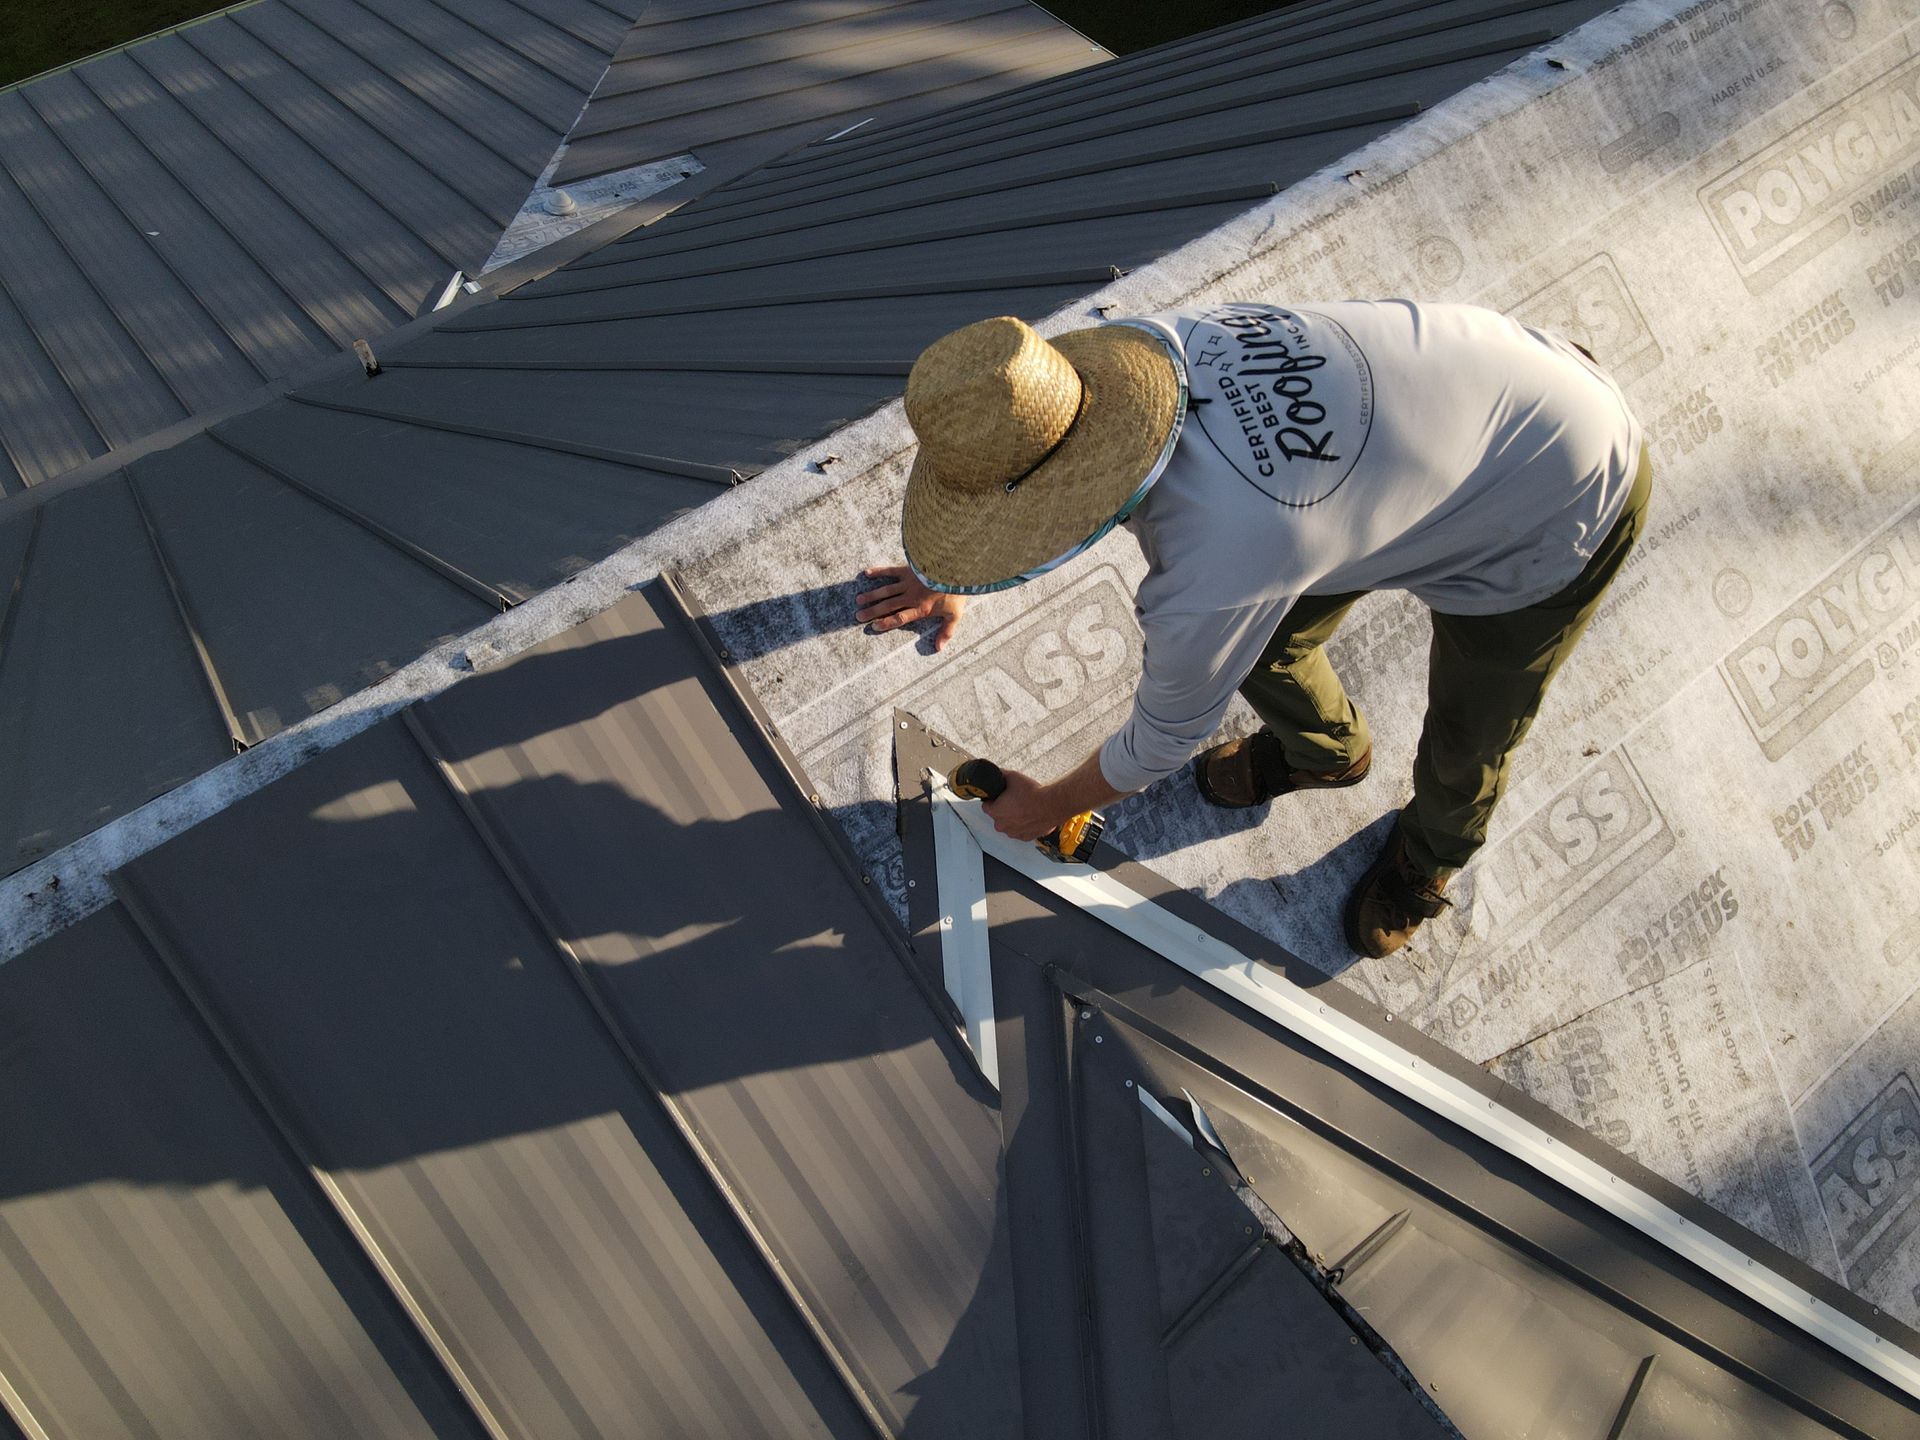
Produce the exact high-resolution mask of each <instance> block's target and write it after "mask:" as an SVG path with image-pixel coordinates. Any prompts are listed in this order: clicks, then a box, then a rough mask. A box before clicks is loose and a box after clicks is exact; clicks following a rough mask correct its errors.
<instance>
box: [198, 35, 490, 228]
mask: <svg viewBox="0 0 1920 1440" xmlns="http://www.w3.org/2000/svg"><path fill="white" fill-rule="evenodd" d="M268 16H273V17H278V18H277V20H274V21H269V20H268V18H267V17H268ZM289 17H291V19H292V21H293V22H294V23H293V24H292V25H289V24H288V23H287V21H288V18H289ZM232 21H233V24H234V26H235V27H236V28H237V29H240V30H243V31H245V32H246V34H247V35H248V36H249V37H250V38H251V39H253V40H254V41H256V42H257V43H259V44H260V45H262V46H264V47H265V48H266V49H268V50H270V51H271V52H273V54H274V55H275V56H276V57H277V58H278V59H279V60H280V62H281V63H282V64H283V65H285V66H287V67H289V68H290V69H292V70H294V71H296V72H297V73H299V74H300V75H301V76H302V77H303V78H305V79H306V80H308V81H310V82H312V83H313V84H314V85H316V86H317V87H319V88H320V89H321V90H323V91H325V92H326V93H327V94H328V95H329V96H331V97H332V98H333V99H334V100H335V102H336V103H338V104H339V105H341V106H342V107H344V108H345V109H347V110H350V111H351V112H353V113H354V114H355V115H357V116H359V118H360V119H362V120H363V121H365V122H366V123H367V125H369V126H370V127H372V128H373V129H374V130H375V131H378V132H379V133H382V134H384V135H386V136H387V137H388V139H389V140H390V141H391V142H392V143H393V144H394V145H396V146H398V147H399V148H400V149H402V150H404V151H406V152H407V154H408V155H410V156H412V157H413V159H414V160H415V161H416V162H417V163H418V164H420V165H421V166H422V168H424V169H425V170H426V171H427V173H428V174H429V175H432V176H434V177H435V178H436V179H438V180H440V181H441V182H442V183H444V184H446V185H448V186H450V187H452V188H454V189H455V190H457V191H459V193H460V194H461V195H462V196H463V197H465V198H466V199H467V201H468V202H469V203H471V204H472V205H473V206H474V208H475V209H476V210H478V211H479V212H480V213H481V214H482V215H484V216H485V217H486V218H487V220H488V221H489V222H490V223H491V224H492V225H493V226H495V227H498V226H502V225H505V224H506V223H507V221H508V220H510V219H511V218H512V217H513V214H514V211H515V209H517V206H518V200H517V199H516V198H515V197H513V196H512V195H510V194H508V193H507V192H505V191H504V190H503V189H502V188H501V187H500V186H499V185H498V184H497V183H495V182H496V181H497V179H498V177H499V173H500V172H501V171H510V170H513V169H515V168H516V167H515V166H514V165H513V163H512V162H510V161H507V160H505V159H503V157H502V156H501V154H500V152H499V151H498V150H496V149H494V148H493V147H492V146H490V145H487V144H485V143H484V142H482V141H480V140H479V139H477V138H475V137H472V136H468V135H467V134H465V133H464V132H463V131H461V130H460V129H459V127H458V125H457V124H455V123H453V122H450V121H449V120H448V119H447V118H446V117H445V116H444V115H442V114H441V113H440V111H439V110H437V109H435V108H434V107H433V106H432V105H430V104H429V103H427V102H426V101H425V100H423V99H421V98H420V97H419V96H417V95H415V94H414V93H413V92H412V91H411V90H409V89H407V88H406V87H405V86H402V85H399V84H396V83H395V82H394V80H393V78H392V77H391V76H389V75H387V74H386V73H385V72H384V71H382V70H380V69H379V67H377V66H375V65H372V64H370V63H368V61H367V60H366V59H365V58H364V57H362V56H361V55H359V54H357V53H356V52H355V51H353V50H351V49H349V48H348V47H347V46H345V45H342V44H340V43H339V42H337V41H335V40H334V39H333V38H332V37H330V36H328V35H327V34H326V33H325V32H324V31H322V30H320V29H318V28H317V27H315V26H314V25H313V23H312V22H311V21H309V20H307V19H306V18H305V17H304V16H303V15H301V14H300V13H299V12H298V11H293V10H285V11H282V10H281V9H279V8H278V7H276V8H274V9H272V10H269V11H267V12H266V13H265V14H264V15H262V14H256V12H255V10H242V11H238V12H236V13H235V14H234V15H233V16H232ZM329 46H331V47H332V48H331V49H329V48H328V47H329ZM495 167H498V168H497V169H496V168H495ZM489 171H492V172H493V173H492V174H489V173H488V172H489Z"/></svg>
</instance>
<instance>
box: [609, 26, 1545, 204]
mask: <svg viewBox="0 0 1920 1440" xmlns="http://www.w3.org/2000/svg"><path fill="white" fill-rule="evenodd" d="M1553 36H1554V32H1552V31H1549V30H1541V29H1534V30H1526V31H1515V32H1510V33H1506V34H1501V35H1497V36H1493V37H1490V38H1485V39H1477V40H1474V41H1472V42H1470V43H1467V44H1463V45H1459V46H1455V47H1453V48H1451V49H1448V50H1444V51H1428V52H1426V53H1424V54H1422V56H1421V57H1420V58H1421V60H1422V62H1423V64H1425V65H1428V66H1439V65H1444V64H1446V63H1448V62H1449V61H1453V60H1470V59H1475V58H1479V57H1482V56H1489V55H1497V54H1501V53H1504V52H1507V51H1518V50H1529V49H1533V48H1536V47H1537V46H1539V45H1541V44H1544V43H1546V42H1547V41H1549V40H1551V39H1552V38H1553ZM1377 48H1379V46H1378V45H1371V44H1370V45H1365V46H1354V47H1352V48H1351V49H1341V50H1336V51H1334V52H1333V55H1332V56H1331V57H1325V58H1337V57H1339V56H1344V55H1346V54H1350V53H1364V52H1365V51H1367V50H1371V49H1377ZM1318 58H1321V57H1304V58H1300V59H1298V60H1297V61H1296V60H1292V59H1290V60H1289V61H1288V62H1287V63H1286V64H1283V65H1281V66H1280V67H1279V68H1278V70H1276V69H1275V68H1273V67H1271V66H1269V65H1267V64H1266V63H1265V61H1264V60H1256V61H1254V62H1253V63H1251V64H1248V65H1247V66H1245V67H1244V68H1243V69H1242V70H1241V71H1239V72H1233V73H1214V74H1209V73H1205V72H1201V73H1200V74H1199V75H1197V76H1196V77H1195V81H1196V83H1193V84H1191V85H1189V84H1184V83H1183V84H1181V85H1178V86H1172V87H1169V89H1168V93H1169V94H1170V95H1173V96H1178V95H1185V94H1193V93H1199V92H1202V91H1204V90H1206V89H1209V88H1210V87H1212V86H1214V85H1216V84H1224V83H1230V82H1231V81H1233V80H1236V79H1242V80H1249V81H1259V82H1266V81H1269V80H1271V79H1273V78H1274V77H1275V76H1276V75H1277V74H1280V73H1282V72H1284V71H1285V70H1288V69H1291V68H1293V67H1294V65H1295V64H1296V63H1297V64H1299V65H1301V66H1302V67H1304V66H1306V65H1308V64H1311V63H1317V61H1318ZM1406 68H1407V67H1406V66H1405V65H1404V64H1403V63H1400V62H1396V61H1382V62H1376V63H1374V64H1370V65H1366V66H1362V67H1357V68H1354V69H1350V70H1342V71H1333V72H1328V73H1323V74H1312V75H1310V76H1308V77H1307V78H1306V79H1305V81H1304V83H1301V84H1298V85H1295V86H1282V87H1280V88H1276V89H1272V90H1264V91H1263V92H1262V93H1260V94H1257V95H1253V96H1249V97H1246V98H1239V97H1236V98H1235V99H1234V100H1233V101H1232V102H1231V103H1230V104H1229V105H1227V106H1225V107H1222V106H1221V105H1220V104H1219V103H1218V101H1217V100H1215V101H1213V102H1211V103H1209V102H1196V103H1195V104H1194V105H1191V106H1188V107H1186V108H1185V109H1175V110H1172V111H1170V112H1164V113H1156V112H1154V111H1152V110H1149V109H1147V108H1146V107H1147V106H1148V104H1149V103H1150V102H1151V101H1152V100H1154V99H1156V98H1158V97H1155V96H1152V95H1150V94H1146V93H1139V94H1135V93H1133V92H1129V91H1125V90H1122V91H1119V92H1118V93H1117V94H1116V96H1115V98H1114V99H1113V100H1112V101H1110V102H1105V103H1102V102H1098V101H1095V102H1092V103H1091V104H1090V106H1089V107H1087V108H1085V110H1084V113H1076V110H1077V109H1078V108H1079V107H1066V108H1053V109H1048V110H1045V111H1037V112H1035V113H1036V114H1044V115H1045V117H1046V125H1045V127H1044V129H1043V130H1041V131H1040V133H1042V134H1045V135H1048V136H1049V137H1057V138H1051V139H1050V140H1049V142H1048V143H1049V144H1053V143H1070V142H1072V141H1075V140H1080V139H1097V138H1100V137H1102V136H1106V135H1118V134H1125V133H1127V131H1128V130H1129V128H1130V125H1129V123H1128V121H1125V120H1122V121H1118V122H1116V123H1115V124H1113V125H1110V126H1108V127H1106V128H1104V129H1096V130H1093V131H1090V132H1088V133H1087V134H1086V135H1073V134H1071V133H1068V132H1070V130H1071V127H1073V126H1074V125H1077V124H1082V123H1085V122H1086V121H1088V120H1097V119H1098V118H1100V117H1101V116H1103V115H1128V116H1130V117H1131V119H1132V124H1133V125H1138V124H1139V117H1140V115H1141V114H1142V113H1144V114H1146V115H1150V116H1152V123H1170V122H1173V121H1177V120H1187V119H1194V118H1199V117H1204V116H1211V115H1214V114H1216V113H1217V112H1218V111H1219V110H1220V109H1222V108H1226V109H1236V108H1238V109H1246V108H1251V107H1254V106H1262V105H1273V104H1277V103H1278V102H1280V101H1282V100H1288V99H1298V98H1300V97H1302V96H1305V95H1309V94H1314V93H1317V92H1321V91H1326V90H1333V89H1338V88H1340V87H1342V86H1346V85H1354V84H1362V83H1365V82H1367V81H1372V80H1379V79H1383V78H1386V77H1388V76H1392V75H1398V74H1400V73H1402V72H1404V71H1405V70H1406ZM1024 118H1026V117H1023V116H1011V115H1010V116H1008V117H1005V118H1003V119H997V120H996V123H995V125H994V126H992V127H987V128H985V129H977V130H974V131H973V132H971V133H970V134H969V136H968V138H967V140H966V142H965V143H964V144H961V145H959V146H957V147H956V146H952V145H949V144H948V143H947V142H945V141H943V140H940V139H939V138H938V137H936V138H934V139H932V140H930V141H926V142H919V143H913V144H907V145H901V146H896V147H893V149H892V150H889V151H887V152H885V154H889V155H893V156H895V158H893V159H891V160H888V161H887V162H886V163H885V164H882V165H879V166H873V165H864V166H858V167H850V168H849V169H848V170H847V172H846V173H847V174H849V175H852V174H858V175H860V176H862V177H863V179H864V180H865V181H866V182H867V183H868V184H871V183H872V182H873V180H874V179H875V178H876V176H877V174H878V173H879V172H882V171H884V170H886V169H889V168H892V167H893V166H895V165H900V164H905V163H909V161H910V160H911V159H912V158H913V157H914V155H915V153H916V152H918V151H920V150H922V149H923V148H927V147H928V146H931V147H933V148H934V152H935V153H937V154H939V155H940V156H941V157H942V158H943V159H946V160H948V161H949V162H951V160H952V159H953V157H954V156H955V155H957V154H964V153H965V152H966V151H967V150H971V149H988V150H989V151H990V154H989V156H988V157H987V159H986V160H983V161H981V162H979V163H987V161H988V160H991V159H995V158H998V157H999V155H1000V154H1001V153H1002V152H1000V151H999V150H998V149H995V148H992V147H996V146H998V145H999V144H1000V143H1002V142H1004V141H1006V140H1015V141H1018V140H1020V139H1024V138H1025V137H1026V136H1028V135H1030V134H1032V133H1034V132H1033V130H1032V127H1027V126H1022V125H1020V124H1019V121H1020V120H1021V119H1024ZM996 129H997V130H998V131H999V132H1000V133H997V134H996V133H995V130H996ZM1030 149H1031V142H1029V149H1015V150H1014V151H1013V152H1011V153H1014V154H1025V153H1030ZM875 158H881V157H879V156H876V155H874V154H869V155H868V156H866V157H865V159H867V160H869V161H870V160H873V159H875ZM805 188H806V187H804V186H793V187H788V188H786V189H783V190H782V191H780V192H778V193H779V196H780V200H781V203H782V204H783V205H784V204H786V203H789V202H790V200H791V198H792V196H793V195H795V194H796V193H804V189H805ZM835 193H836V194H846V193H852V192H850V191H848V190H839V191H836V192H835ZM716 198H724V197H716ZM755 198H756V197H753V196H750V195H749V196H743V197H742V199H741V202H740V203H742V204H751V203H753V202H754V200H755ZM705 208H706V207H702V210H703V211H704V210H705ZM688 218H689V219H690V220H691V219H692V218H694V217H692V216H689V217H688ZM629 238H630V239H631V238H633V237H629Z"/></svg>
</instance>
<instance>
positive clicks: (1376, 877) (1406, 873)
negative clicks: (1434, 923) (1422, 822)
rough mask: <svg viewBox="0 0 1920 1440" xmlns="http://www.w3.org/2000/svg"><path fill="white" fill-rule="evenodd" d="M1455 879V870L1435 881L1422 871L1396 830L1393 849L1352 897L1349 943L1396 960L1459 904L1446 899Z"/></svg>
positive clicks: (1390, 844) (1348, 913) (1370, 954)
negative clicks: (1426, 925) (1425, 925)
mask: <svg viewBox="0 0 1920 1440" xmlns="http://www.w3.org/2000/svg"><path fill="white" fill-rule="evenodd" d="M1453 876H1454V872H1453V871H1451V870H1442V871H1441V872H1440V873H1439V874H1438V875H1429V874H1428V873H1426V872H1425V871H1424V870H1421V869H1419V868H1417V867H1416V866H1415V865H1414V863H1413V861H1412V860H1411V859H1410V858H1409V857H1408V855H1407V843H1406V837H1405V836H1404V835H1403V834H1402V833H1401V830H1400V827H1399V826H1398V825H1397V824H1396V825H1395V826H1394V827H1393V834H1392V836H1391V837H1390V838H1389V839H1388V840H1387V848H1386V849H1384V850H1382V851H1381V852H1380V858H1379V859H1378V860H1375V861H1374V862H1373V865H1372V868H1370V869H1369V870H1368V871H1367V873H1366V874H1364V875H1362V876H1361V877H1360V883H1359V884H1358V885H1356V886H1354V887H1353V893H1352V894H1351V895H1349V896H1348V897H1347V909H1346V915H1345V920H1346V929H1347V943H1348V944H1349V945H1351V946H1352V947H1353V948H1354V949H1355V950H1357V951H1359V952H1360V953H1361V954H1362V955H1366V956H1368V957H1370V958H1372V959H1375V960H1378V959H1379V958H1380V957H1381V956H1383V955H1391V954H1393V952H1394V951H1396V950H1398V949H1400V948H1401V947H1402V946H1404V945H1405V944H1406V943H1407V942H1408V941H1409V940H1411V939H1413V932H1414V931H1416V930H1418V929H1419V928H1420V926H1421V923H1422V922H1423V921H1427V920H1431V919H1433V918H1434V917H1435V916H1436V915H1438V914H1439V913H1440V912H1441V911H1442V910H1445V909H1446V908H1447V907H1448V906H1450V905H1451V904H1453V902H1452V901H1451V900H1449V899H1447V898H1446V896H1445V895H1444V894H1442V893H1441V892H1442V891H1444V890H1445V889H1446V888H1447V882H1448V881H1449V880H1451V879H1453Z"/></svg>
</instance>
